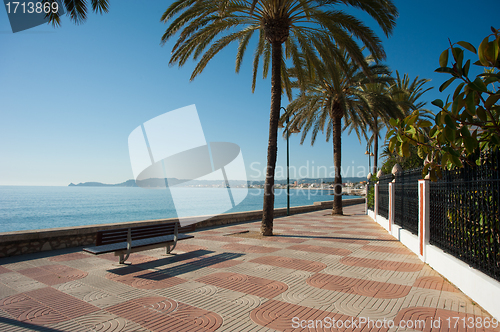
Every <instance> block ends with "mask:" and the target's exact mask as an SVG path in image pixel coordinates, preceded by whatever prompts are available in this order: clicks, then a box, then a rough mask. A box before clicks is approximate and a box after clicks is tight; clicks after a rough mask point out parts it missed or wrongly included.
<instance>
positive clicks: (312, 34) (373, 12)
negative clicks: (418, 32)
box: [161, 0, 397, 236]
mask: <svg viewBox="0 0 500 332" xmlns="http://www.w3.org/2000/svg"><path fill="white" fill-rule="evenodd" d="M338 3H339V1H338V0H251V1H247V0H177V1H176V2H174V3H173V4H172V5H171V6H170V7H169V8H168V9H167V10H166V11H165V13H164V14H163V16H162V18H161V19H162V21H163V22H165V23H167V22H169V23H170V25H169V26H168V28H167V30H166V32H165V34H164V35H163V37H162V42H163V43H166V42H167V41H168V40H170V39H172V38H173V37H174V36H176V35H177V34H178V39H177V41H176V42H175V44H174V46H173V49H172V57H171V59H170V64H177V65H179V66H182V65H184V64H185V63H186V61H187V60H188V59H189V58H191V57H192V58H193V59H195V60H198V62H197V65H196V67H195V69H194V71H193V73H192V75H191V80H192V79H194V78H195V77H196V76H197V75H199V74H200V73H201V72H202V71H203V69H204V68H205V67H206V65H207V64H208V62H209V61H210V60H211V59H212V58H213V57H214V56H215V55H216V54H217V53H219V51H221V50H222V49H223V48H225V47H226V46H227V45H229V44H231V43H232V42H238V44H239V46H238V51H237V53H236V72H239V70H240V67H241V63H242V59H243V55H244V53H245V51H246V49H247V47H248V45H249V44H250V40H251V39H252V37H253V36H254V35H256V34H257V35H258V36H257V43H256V49H255V52H254V59H253V82H252V91H253V89H254V88H255V81H256V77H257V70H258V67H259V63H260V61H261V60H262V64H263V76H264V78H265V77H267V74H268V71H269V67H271V111H270V116H269V141H268V148H267V171H266V180H265V186H264V205H263V214H262V226H261V232H262V234H263V235H266V236H267V235H272V229H273V213H274V189H273V187H274V172H275V166H276V152H277V137H278V120H279V117H280V107H281V94H282V91H283V90H285V91H286V92H287V95H288V97H289V98H291V94H292V93H291V87H290V85H289V84H288V79H287V76H286V70H284V69H285V68H286V67H287V66H288V65H289V64H290V62H291V63H292V64H293V65H294V66H295V67H296V69H297V75H298V77H299V78H302V77H304V76H305V74H306V73H307V72H309V71H310V70H311V68H312V66H313V65H314V64H315V63H314V62H313V61H312V60H309V61H307V62H306V63H305V65H306V66H305V67H303V66H301V64H300V63H299V62H300V60H299V58H300V56H299V54H300V52H302V53H303V54H305V55H306V56H310V57H309V59H315V58H316V57H315V56H314V57H313V56H312V55H314V54H316V53H317V52H320V53H322V54H321V55H322V56H324V54H323V53H324V50H327V49H331V50H333V49H336V48H335V44H334V42H333V41H336V43H337V44H338V45H339V46H341V47H343V48H344V49H345V50H346V51H347V52H348V53H349V55H350V56H351V58H352V59H353V61H354V62H355V63H357V64H358V65H360V66H361V67H362V68H363V69H364V70H365V71H367V70H368V66H367V65H366V64H365V62H364V61H363V58H364V57H363V54H362V52H361V49H360V48H359V46H358V44H357V43H356V42H355V40H354V39H358V40H359V41H360V42H361V43H363V44H364V45H365V46H366V48H367V49H368V50H369V52H371V53H372V54H373V56H374V57H375V58H376V59H382V58H384V57H385V54H384V51H383V48H382V44H381V41H380V39H379V38H378V37H377V36H376V35H375V34H374V32H373V31H372V30H371V29H370V28H368V27H367V26H365V25H364V24H363V23H362V22H361V21H359V20H357V19H356V18H355V17H353V16H352V15H349V14H347V13H345V12H343V11H340V10H335V9H334V8H335V5H337V4H338ZM340 3H344V4H346V5H349V6H352V7H355V8H358V9H360V10H362V11H365V12H366V13H368V14H369V15H370V16H372V17H373V18H374V19H375V20H376V22H377V23H378V25H379V26H380V27H381V28H382V31H383V32H384V33H385V34H386V35H389V34H390V33H391V31H392V29H393V28H394V26H395V19H396V17H397V9H396V7H395V6H394V4H393V0H342V1H340ZM283 45H284V52H283ZM328 56H329V57H330V59H331V60H335V59H336V58H338V57H340V54H338V52H333V51H330V52H329V54H328ZM282 78H283V80H282Z"/></svg>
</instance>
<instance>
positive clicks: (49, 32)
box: [0, 0, 500, 186]
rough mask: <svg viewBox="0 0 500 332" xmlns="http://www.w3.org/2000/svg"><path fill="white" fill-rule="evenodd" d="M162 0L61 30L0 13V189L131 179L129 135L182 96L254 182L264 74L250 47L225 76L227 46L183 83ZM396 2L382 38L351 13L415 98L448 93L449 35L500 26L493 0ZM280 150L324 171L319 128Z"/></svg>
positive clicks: (351, 160) (360, 160) (477, 37)
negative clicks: (166, 39) (444, 61)
mask: <svg viewBox="0 0 500 332" xmlns="http://www.w3.org/2000/svg"><path fill="white" fill-rule="evenodd" d="M170 3H171V2H170V1H147V2H146V1H139V0H120V1H117V0H112V1H111V6H110V12H109V13H108V14H105V15H102V16H101V15H96V14H90V15H89V19H88V21H87V22H86V23H85V24H82V25H75V24H73V23H71V22H70V20H69V19H68V18H67V17H64V18H63V20H62V26H61V27H59V28H56V29H54V28H52V27H51V26H48V25H43V26H39V27H36V28H33V29H30V30H26V31H24V32H19V33H16V34H13V33H12V32H11V28H10V25H9V22H8V18H7V14H6V11H5V10H3V9H0V114H1V123H2V127H1V130H0V185H60V186H65V185H68V184H69V183H70V182H74V183H78V182H86V181H99V182H105V183H119V182H123V181H126V180H128V179H131V178H133V175H132V170H131V166H130V160H129V155H128V146H127V139H128V135H129V134H130V133H131V132H132V130H133V129H134V128H136V127H137V126H139V125H141V124H142V123H144V122H145V121H147V120H149V119H152V118H154V117H156V116H158V115H161V114H163V113H165V112H168V111H171V110H174V109H177V108H180V107H184V106H187V105H191V104H196V107H197V109H198V113H199V117H200V120H201V124H202V126H203V129H204V132H205V137H206V140H207V141H209V142H216V141H227V142H232V143H236V144H238V145H239V146H240V147H241V149H242V153H243V158H244V160H245V164H246V166H247V175H248V178H249V179H263V173H262V172H263V171H264V168H265V165H266V153H267V140H268V126H269V107H270V79H269V78H268V79H267V80H263V79H259V80H258V82H257V89H256V91H255V93H253V94H252V92H251V62H252V60H251V56H252V52H253V51H252V50H250V52H249V53H248V54H247V57H246V58H245V61H244V65H243V67H242V70H241V72H240V73H239V74H235V72H234V63H235V54H236V45H234V47H229V48H228V49H226V50H224V51H223V52H222V53H221V54H219V55H218V56H217V57H215V58H214V59H213V60H212V62H211V63H210V64H209V65H208V66H207V68H206V69H205V71H204V72H203V73H202V74H201V75H199V76H198V77H197V78H196V79H195V80H194V81H193V82H189V77H190V74H191V71H192V69H193V63H191V62H190V63H188V64H187V65H186V66H184V67H183V68H180V69H179V68H177V67H169V66H168V61H169V58H170V50H171V46H172V43H169V44H167V45H165V46H163V47H162V46H160V38H161V36H162V34H163V32H164V31H165V29H166V26H165V25H164V24H163V23H161V22H160V17H161V15H162V13H163V12H164V11H165V9H166V8H167V7H168V5H169V4H170ZM395 3H396V6H397V7H398V9H399V12H400V16H399V18H398V20H397V25H396V28H395V30H394V33H393V35H392V36H391V37H390V38H385V37H384V36H382V33H381V31H380V30H379V29H377V27H376V25H375V23H374V21H373V20H371V19H369V18H367V16H366V15H364V14H363V13H359V12H356V11H352V12H353V13H354V14H355V15H357V16H358V17H360V18H361V19H363V20H364V21H365V22H366V24H368V25H369V26H370V27H372V28H373V29H374V30H375V31H376V32H377V33H378V34H379V36H380V37H381V38H382V39H383V44H384V48H385V50H386V53H387V60H386V64H387V65H389V66H390V68H391V69H392V70H393V71H396V70H398V71H399V72H400V73H401V74H403V73H408V74H409V75H410V78H412V79H413V78H414V77H416V76H417V75H418V76H420V78H429V79H432V82H431V83H430V84H429V86H436V88H435V89H434V90H432V91H431V92H429V93H427V94H426V95H425V96H424V98H425V100H427V101H428V102H429V103H430V101H432V100H434V99H436V98H442V99H445V98H446V95H447V94H441V93H439V92H438V90H437V87H439V85H440V84H441V83H442V82H444V81H445V80H446V79H447V76H446V75H444V74H437V73H434V69H436V68H437V67H438V58H439V55H440V54H441V52H442V51H443V50H444V49H446V48H447V47H448V38H449V39H450V40H451V41H452V42H457V41H460V40H465V41H469V42H471V43H472V44H473V45H475V46H477V45H479V43H480V42H481V40H482V39H483V38H484V37H485V36H486V35H488V34H489V33H490V26H492V25H496V28H499V26H498V12H499V10H500V2H499V1H498V0H481V1H478V2H472V1H465V0H440V1H429V0H421V1H406V0H397V1H395ZM449 91H452V90H451V89H450V88H449ZM449 91H448V90H447V91H445V92H447V93H449ZM286 103H287V101H286V99H283V106H286ZM429 108H430V109H433V106H432V105H429ZM342 140H343V150H342V161H343V167H344V176H352V175H355V176H365V175H366V169H367V166H368V165H367V164H368V160H367V157H366V156H365V154H364V152H365V147H366V143H365V142H363V143H359V141H358V139H357V137H356V136H355V135H354V134H353V135H351V136H348V135H347V134H344V135H343V137H342ZM278 146H279V147H278V149H279V151H278V174H277V178H282V177H283V176H282V175H284V174H285V173H284V172H281V171H280V170H283V169H284V167H285V165H286V141H285V140H284V139H281V138H280V139H279V142H278ZM290 153H291V154H290V162H291V165H292V166H293V167H294V168H295V169H296V170H299V168H300V167H302V169H303V172H302V173H301V175H307V176H312V175H314V176H315V177H317V176H318V174H312V170H313V169H314V170H317V167H320V166H325V167H326V168H327V169H328V170H329V171H328V173H329V174H327V175H331V174H330V173H331V171H330V170H331V168H330V167H331V166H332V164H333V156H332V143H331V142H328V143H327V142H325V139H324V136H323V138H322V137H318V139H317V141H316V144H315V145H314V146H313V147H311V146H310V144H309V140H306V142H305V143H304V145H302V146H301V145H299V137H298V136H292V137H291V139H290ZM307 165H308V169H309V172H308V174H307V173H306V172H305V167H304V166H307ZM347 167H350V168H349V169H348V168H347ZM257 170H258V171H257ZM323 170H324V168H323ZM353 170H354V172H353ZM259 173H261V174H259ZM316 173H317V172H316ZM293 175H294V174H293V172H292V176H293ZM296 175H297V176H299V174H296ZM324 176H325V174H324V172H323V174H319V177H324Z"/></svg>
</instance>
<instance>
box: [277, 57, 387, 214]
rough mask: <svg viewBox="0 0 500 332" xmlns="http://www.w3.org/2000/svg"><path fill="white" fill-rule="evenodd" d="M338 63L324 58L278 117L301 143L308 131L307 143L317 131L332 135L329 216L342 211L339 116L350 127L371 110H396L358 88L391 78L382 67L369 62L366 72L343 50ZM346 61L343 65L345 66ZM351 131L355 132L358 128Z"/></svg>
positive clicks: (359, 123)
mask: <svg viewBox="0 0 500 332" xmlns="http://www.w3.org/2000/svg"><path fill="white" fill-rule="evenodd" d="M343 54H344V60H343V61H342V62H337V61H327V62H322V63H321V66H318V67H317V69H316V71H315V73H314V75H311V77H310V79H309V80H308V81H306V82H303V83H302V85H303V86H304V88H303V90H302V91H301V94H300V95H299V96H298V97H297V98H296V99H294V100H293V101H292V102H291V103H290V104H289V105H288V107H287V109H288V111H287V113H286V114H285V115H283V117H282V120H283V119H285V118H286V117H288V116H290V117H291V120H290V122H289V128H294V127H298V128H301V130H302V138H301V144H302V143H303V142H304V140H305V138H306V136H307V134H308V133H309V131H312V133H311V145H313V144H314V142H315V140H316V137H317V134H318V133H319V131H320V130H321V131H322V132H325V131H326V140H327V141H329V140H330V137H332V141H333V162H334V169H335V178H334V187H335V189H334V193H335V197H334V200H333V209H332V215H337V214H343V209H342V175H341V166H342V159H341V155H342V152H341V148H342V141H341V132H342V125H341V124H342V119H343V118H344V119H345V123H347V124H351V125H352V126H360V127H362V126H366V124H367V123H368V121H369V120H368V119H370V118H371V117H372V116H373V114H374V112H375V113H376V112H380V113H382V111H384V112H389V111H392V112H393V113H392V114H393V115H394V114H395V113H396V108H395V107H389V108H384V107H382V105H385V104H391V101H390V98H387V97H386V96H385V95H380V94H377V93H374V92H373V91H370V90H366V89H362V88H361V87H362V86H364V85H366V84H369V83H372V84H376V83H380V84H383V83H387V82H388V81H390V80H391V78H390V76H389V75H388V74H389V71H388V69H387V67H386V66H383V65H378V64H371V65H368V66H369V73H370V75H367V74H366V73H365V72H364V71H363V70H362V68H361V66H360V65H358V64H357V63H355V62H353V61H352V59H350V57H349V55H348V54H347V52H343ZM345 64H347V66H346V65H345ZM354 130H356V131H357V133H358V135H359V130H360V128H358V127H356V128H355V129H354Z"/></svg>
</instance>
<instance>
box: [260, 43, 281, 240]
mask: <svg viewBox="0 0 500 332" xmlns="http://www.w3.org/2000/svg"><path fill="white" fill-rule="evenodd" d="M281 52H282V49H281V42H279V41H274V42H273V43H272V60H271V61H272V63H271V114H270V117H269V142H268V145H267V170H266V181H265V184H264V206H263V209H262V224H261V226H260V231H261V233H262V235H264V236H271V235H273V219H274V171H275V168H276V153H277V151H278V120H279V117H280V107H281Z"/></svg>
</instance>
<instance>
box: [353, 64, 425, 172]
mask: <svg viewBox="0 0 500 332" xmlns="http://www.w3.org/2000/svg"><path fill="white" fill-rule="evenodd" d="M429 81H430V80H429V79H419V78H418V76H417V77H416V78H415V79H414V80H413V81H412V82H411V83H410V78H409V76H408V74H404V75H403V76H402V77H401V75H400V74H399V72H398V71H396V79H392V80H387V81H386V82H384V83H372V82H370V83H368V84H366V85H364V86H363V87H362V89H364V90H366V91H372V92H373V93H377V94H380V95H384V96H385V97H384V98H383V99H379V100H384V101H385V102H384V103H385V104H379V105H374V108H381V109H384V108H386V109H387V108H392V107H394V103H395V104H396V105H397V107H398V108H399V112H394V111H391V112H389V113H388V112H375V113H373V118H372V119H367V120H368V121H367V124H368V127H367V128H363V127H362V126H358V125H354V126H353V125H351V124H350V123H346V124H345V127H349V126H350V128H351V129H350V131H349V132H351V131H352V129H353V128H355V129H356V132H357V134H358V138H359V139H360V141H361V137H360V134H359V132H358V131H357V130H358V128H361V131H362V132H363V135H364V137H365V139H367V144H368V145H371V144H373V147H374V149H373V154H374V162H373V169H372V170H370V172H372V174H375V173H376V172H377V169H378V147H379V144H378V140H379V138H380V132H381V131H382V130H383V128H384V127H386V126H387V125H388V123H389V119H390V117H388V116H387V115H388V114H396V115H397V116H399V117H405V116H407V115H410V113H411V112H413V111H414V110H417V109H418V110H419V111H420V114H421V116H422V118H427V119H434V114H433V113H432V112H431V111H429V110H427V109H424V108H423V107H424V106H425V104H426V102H422V101H419V99H420V98H421V97H422V95H423V94H424V93H425V92H427V91H429V90H430V89H432V87H429V88H425V87H424V85H425V84H426V83H427V82H429ZM379 115H382V117H381V118H379ZM380 120H381V121H380ZM369 131H370V132H371V135H369V134H368V132H369Z"/></svg>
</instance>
